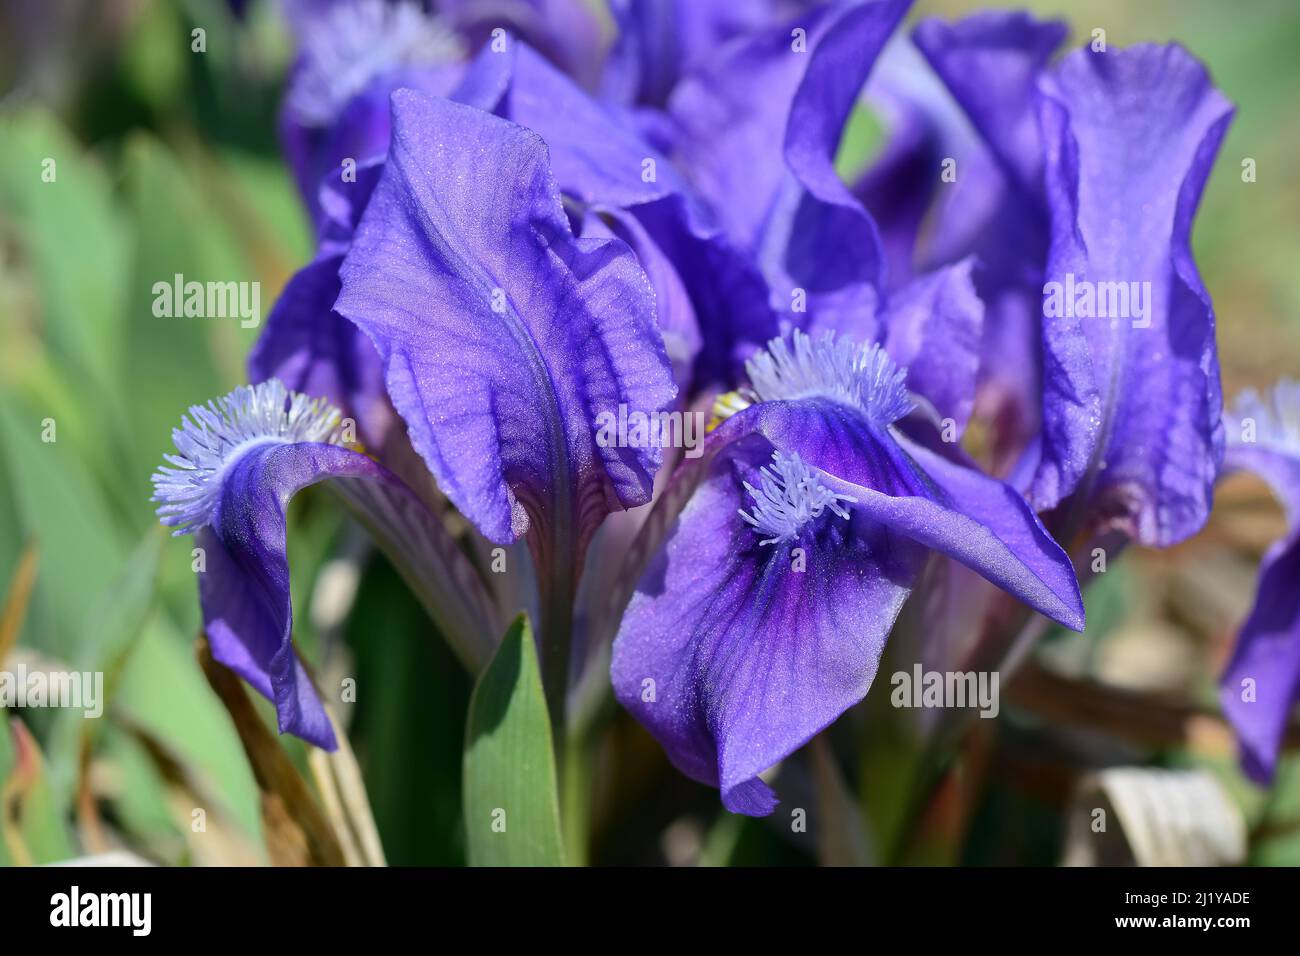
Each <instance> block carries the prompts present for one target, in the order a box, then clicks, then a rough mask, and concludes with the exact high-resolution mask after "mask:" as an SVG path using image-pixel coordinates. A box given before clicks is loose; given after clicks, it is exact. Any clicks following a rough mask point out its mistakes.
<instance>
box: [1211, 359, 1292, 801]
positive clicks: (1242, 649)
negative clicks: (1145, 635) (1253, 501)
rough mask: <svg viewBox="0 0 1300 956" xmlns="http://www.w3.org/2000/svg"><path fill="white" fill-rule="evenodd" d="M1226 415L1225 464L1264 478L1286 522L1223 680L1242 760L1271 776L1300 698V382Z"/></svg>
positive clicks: (1240, 402) (1257, 774)
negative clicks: (1284, 529) (1285, 530)
mask: <svg viewBox="0 0 1300 956" xmlns="http://www.w3.org/2000/svg"><path fill="white" fill-rule="evenodd" d="M1224 418H1225V421H1224V424H1225V426H1226V431H1227V440H1228V448H1227V454H1226V457H1225V467H1226V469H1227V470H1228V471H1229V472H1232V471H1243V470H1244V471H1251V472H1254V473H1255V474H1257V475H1259V476H1260V477H1261V478H1263V479H1264V480H1265V481H1266V482H1267V483H1268V484H1269V486H1270V487H1271V488H1272V490H1273V493H1274V494H1275V495H1276V496H1277V499H1278V501H1279V502H1280V503H1281V504H1282V507H1283V510H1284V511H1285V513H1286V520H1287V528H1288V531H1287V533H1286V535H1285V536H1283V537H1282V538H1281V539H1280V540H1278V541H1277V542H1275V543H1274V544H1273V546H1272V547H1271V548H1269V550H1268V553H1267V554H1265V556H1264V560H1263V563H1262V564H1261V565H1260V569H1259V586H1258V589H1257V590H1256V592H1255V603H1254V606H1253V607H1252V608H1251V611H1250V615H1249V616H1248V617H1247V618H1246V623H1245V624H1243V625H1242V628H1241V633H1240V635H1239V636H1238V638H1237V646H1236V650H1235V651H1234V653H1233V655H1232V660H1231V661H1229V663H1228V667H1227V669H1226V670H1225V671H1224V674H1223V680H1222V687H1223V689H1222V702H1223V709H1224V712H1225V713H1226V714H1227V715H1228V718H1229V719H1230V720H1231V721H1232V723H1233V726H1234V727H1236V729H1237V736H1238V740H1239V741H1240V744H1241V756H1242V764H1243V766H1244V768H1245V770H1246V772H1247V773H1248V774H1249V775H1250V776H1251V778H1252V779H1254V780H1256V781H1258V782H1260V783H1269V782H1270V781H1271V780H1272V779H1273V774H1274V771H1275V770H1276V767H1277V757H1278V751H1279V749H1280V747H1281V743H1282V735H1283V732H1284V731H1285V729H1286V724H1287V719H1288V717H1289V716H1290V714H1291V711H1292V710H1293V709H1294V707H1295V704H1296V700H1297V698H1300V587H1297V581H1300V382H1295V381H1291V380H1283V381H1280V382H1278V383H1277V384H1276V385H1275V386H1274V388H1273V390H1272V392H1271V393H1269V394H1267V395H1264V396H1261V395H1260V394H1259V393H1258V392H1256V391H1254V390H1253V389H1250V390H1247V391H1245V392H1243V393H1242V394H1241V395H1240V396H1238V399H1237V401H1236V403H1235V405H1234V407H1233V408H1232V409H1231V410H1230V412H1229V413H1228V414H1227V415H1225V416H1224Z"/></svg>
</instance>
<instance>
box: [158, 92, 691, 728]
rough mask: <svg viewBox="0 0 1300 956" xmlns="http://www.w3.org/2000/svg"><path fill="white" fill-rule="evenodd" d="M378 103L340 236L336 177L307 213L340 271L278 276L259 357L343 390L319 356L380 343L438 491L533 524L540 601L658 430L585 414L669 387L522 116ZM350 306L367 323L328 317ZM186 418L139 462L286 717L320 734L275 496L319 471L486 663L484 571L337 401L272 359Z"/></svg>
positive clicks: (634, 499)
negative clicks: (377, 127)
mask: <svg viewBox="0 0 1300 956" xmlns="http://www.w3.org/2000/svg"><path fill="white" fill-rule="evenodd" d="M393 111H394V134H393V145H392V149H391V153H390V156H389V158H388V161H387V162H386V163H384V164H383V167H382V173H380V172H379V168H378V167H375V168H374V169H373V170H366V171H364V172H365V175H364V176H362V177H360V178H359V179H358V182H357V183H356V184H352V186H353V188H356V189H358V190H359V191H360V192H366V191H370V192H371V195H370V196H369V198H368V199H367V200H366V201H365V202H364V206H365V209H366V212H365V214H364V215H363V216H362V217H361V220H360V224H359V225H358V226H357V228H356V231H355V235H353V236H348V235H347V233H349V232H350V231H351V224H350V222H349V221H348V217H349V216H350V215H351V210H353V209H355V208H357V207H356V206H354V205H349V204H347V203H343V202H342V201H341V200H339V202H338V203H337V208H336V211H337V212H338V213H339V214H340V215H341V216H342V220H341V221H340V223H339V230H340V231H339V233H338V234H337V235H336V234H335V233H333V232H331V231H330V230H328V229H327V230H325V232H324V234H323V235H324V237H325V238H324V239H323V241H322V244H321V253H320V258H319V259H318V262H319V263H320V264H321V267H322V268H321V273H322V275H321V285H322V286H325V287H329V286H330V283H331V282H338V281H339V278H338V277H339V269H340V266H339V265H338V263H337V262H336V261H335V259H336V257H337V256H338V255H339V252H340V250H341V249H343V248H346V249H347V250H348V253H347V256H346V258H345V259H344V261H343V264H342V267H341V270H342V280H341V287H342V292H341V296H340V297H339V300H338V303H337V311H336V312H331V311H330V310H329V302H330V299H329V294H328V293H325V294H323V295H322V294H320V293H319V292H317V291H316V290H311V292H312V294H311V295H310V296H308V297H307V298H306V301H307V302H308V303H309V304H310V305H313V306H318V307H319V308H317V309H316V310H315V311H312V310H311V309H308V310H299V309H298V305H299V303H297V302H296V300H295V290H294V287H293V285H292V284H291V287H290V289H289V290H288V291H287V292H286V299H284V300H282V302H281V303H280V304H279V305H278V306H277V310H280V309H283V310H285V311H284V317H285V322H283V323H278V324H277V323H271V322H269V323H268V326H269V328H268V331H267V336H268V338H267V339H264V342H263V344H262V345H260V346H259V350H258V352H257V354H256V356H255V361H254V363H253V364H254V365H255V366H260V367H264V368H265V369H268V370H276V369H278V370H281V371H286V373H287V371H292V370H297V371H299V372H301V371H302V370H303V369H309V370H311V372H312V374H311V375H308V376H307V378H306V381H307V382H309V383H315V384H316V385H318V386H319V387H321V388H322V390H323V391H324V392H326V393H327V394H328V393H331V392H337V393H338V394H339V395H341V396H342V397H343V399H344V400H345V401H346V400H350V398H351V396H352V394H353V393H352V391H351V390H350V389H349V388H348V387H346V384H347V383H346V382H345V381H344V379H342V378H340V377H337V376H336V375H335V373H336V372H337V373H339V374H340V375H341V374H342V373H343V372H345V371H348V370H351V371H353V372H355V371H357V367H356V366H355V365H353V364H351V363H354V362H356V361H357V359H358V356H369V355H370V352H369V351H368V350H373V353H374V358H375V360H376V361H377V362H378V364H379V368H380V370H381V372H382V381H383V385H384V391H385V393H386V395H387V399H388V400H389V401H390V402H391V406H392V408H393V409H395V411H396V413H397V414H398V415H400V416H401V418H402V419H403V420H404V424H405V426H406V431H407V433H408V434H409V439H410V443H411V445H413V446H414V448H415V450H416V451H417V452H418V453H419V455H420V456H421V458H422V459H423V461H424V463H425V464H426V466H427V468H428V470H429V471H431V472H432V473H433V477H434V478H435V479H436V480H437V482H438V486H439V487H440V489H441V490H442V491H443V493H444V494H445V495H446V496H447V497H448V498H449V499H450V500H451V501H452V502H453V503H454V504H455V505H456V506H457V508H459V509H460V511H461V512H462V513H463V514H464V515H465V516H466V517H467V518H469V519H470V521H471V522H473V523H474V525H475V526H476V527H477V528H478V529H479V530H480V531H481V532H482V533H483V534H484V535H485V536H486V537H487V538H488V539H490V540H491V541H493V542H497V543H508V542H510V541H512V540H514V538H516V537H518V536H522V535H524V534H525V533H526V532H527V533H528V541H529V544H530V546H531V547H532V549H533V553H534V555H535V557H536V560H537V565H538V568H539V578H540V579H541V580H544V581H547V582H549V584H550V588H549V589H548V591H547V593H546V594H545V595H544V599H543V612H542V613H543V616H544V618H545V619H546V620H547V621H549V620H550V618H549V617H548V616H547V615H548V612H553V613H554V614H556V615H561V616H562V614H563V609H564V606H565V605H566V604H567V602H569V601H571V600H572V592H573V589H574V588H575V586H576V571H575V569H576V568H578V567H580V566H581V559H582V555H583V552H584V550H585V548H586V545H587V542H588V541H589V539H590V536H591V534H592V533H593V532H594V531H595V528H596V526H597V525H598V524H599V523H600V521H601V519H602V518H603V517H604V516H605V514H607V513H608V512H609V511H610V510H611V509H614V508H621V507H628V506H631V505H634V504H639V503H642V502H644V501H647V500H648V499H649V496H650V489H651V482H652V480H653V476H654V472H655V470H656V469H657V467H658V464H659V457H660V450H659V449H658V448H656V447H650V448H637V449H631V448H622V447H609V448H606V447H601V446H598V445H597V442H596V438H595V433H594V431H593V429H592V427H591V422H593V421H595V420H596V419H597V417H598V416H599V414H600V413H601V412H605V411H610V412H617V410H618V409H619V407H620V406H623V407H625V408H627V409H631V410H633V411H638V412H641V413H643V414H649V413H653V412H655V411H658V410H659V409H661V408H663V407H665V406H667V405H668V404H669V403H671V401H672V399H673V397H674V394H675V388H674V385H673V383H672V379H671V373H670V370H669V366H668V363H667V359H666V357H665V355H664V351H663V345H662V341H661V339H660V337H659V334H658V332H657V329H656V327H655V320H654V298H653V293H652V292H651V290H650V286H649V283H648V281H647V279H646V277H645V275H644V273H643V272H642V271H641V269H640V268H639V267H638V266H637V264H636V261H635V259H634V257H633V256H632V253H631V251H630V250H629V249H628V248H627V247H626V246H625V245H624V244H623V243H621V242H619V241H618V240H598V239H576V238H574V236H573V235H572V233H571V232H570V227H569V223H568V220H567V219H566V217H565V214H564V211H563V208H562V206H561V203H560V197H559V193H558V191H557V189H556V187H555V183H554V179H553V177H552V175H551V172H550V167H549V165H548V163H547V156H546V149H545V147H544V145H543V143H542V141H541V140H540V139H539V138H538V137H537V136H536V135H535V134H533V133H530V132H529V131H527V130H525V129H523V128H522V127H519V126H516V125H514V124H512V123H509V122H507V121H505V120H501V119H498V118H496V117H494V116H492V115H491V114H489V113H485V112H483V111H481V110H477V109H473V108H471V107H467V106H461V105H458V104H456V103H453V102H451V101H448V100H436V99H432V98H428V97H425V96H423V95H421V94H418V93H415V92H413V91H403V92H399V93H398V94H396V95H395V96H394V104H393ZM372 176H373V177H374V178H373V179H372ZM327 195H328V194H327ZM338 199H339V197H334V198H333V199H329V198H327V201H326V202H325V204H324V208H326V209H327V210H329V209H334V208H335V207H336V203H335V200H338ZM335 239H337V240H338V242H337V244H336V243H335V241H334V240H335ZM308 268H309V270H310V269H311V268H312V267H308ZM310 278H312V274H311V273H310V272H307V273H306V278H304V274H303V273H300V275H299V276H298V277H297V278H296V279H295V280H294V281H295V282H306V281H307V280H308V279H310ZM345 316H346V317H347V318H344V317H345ZM298 319H300V320H301V321H296V320H298ZM349 320H351V322H354V323H355V328H357V329H360V330H362V331H363V332H364V333H365V338H364V339H360V340H358V339H357V338H355V337H342V336H340V337H338V338H335V337H334V336H335V333H339V332H341V331H342V330H346V329H350V328H353V327H352V326H350V325H347V324H344V323H348V322H349ZM313 321H314V322H315V325H314V326H313V324H312V322H313ZM273 329H274V333H273V331H272V330H273ZM339 342H342V343H344V344H345V345H346V347H347V348H346V349H344V348H342V347H339V348H336V345H337V344H338V343H339ZM349 349H350V350H351V351H348V350H349ZM322 350H323V351H324V353H325V354H324V357H323V358H322ZM345 353H346V354H345ZM363 393H364V390H363ZM365 394H368V393H365ZM191 418H192V420H191V421H189V422H186V423H185V424H184V425H183V427H182V428H181V429H179V430H178V431H177V432H176V433H175V438H176V444H177V449H178V452H179V455H177V456H172V457H169V459H168V460H169V461H170V462H171V467H170V468H164V469H163V470H161V471H160V472H159V474H158V476H156V478H155V485H156V498H157V500H159V501H160V502H161V503H162V506H161V508H160V514H161V515H162V517H163V519H164V522H165V523H168V524H173V525H176V526H177V528H178V533H193V534H195V535H196V543H197V545H198V546H199V547H200V548H202V549H203V550H204V552H205V559H206V564H207V568H206V570H205V571H204V573H203V574H202V575H201V576H200V599H201V602H202V604H203V610H204V620H205V623H206V627H207V630H208V632H209V636H210V638H211V640H212V643H213V651H214V656H216V657H217V659H218V660H221V661H222V662H223V663H226V664H227V665H229V666H230V667H232V668H233V669H234V670H236V671H237V672H238V673H240V674H241V675H243V676H244V677H245V678H246V679H248V680H249V682H250V683H252V684H253V686H254V687H256V688H257V689H259V690H260V691H262V692H263V693H265V694H266V695H267V696H268V697H271V699H272V700H274V701H275V703H276V707H277V711H278V713H279V718H280V725H281V728H282V729H283V730H286V731H289V732H292V733H295V734H298V735H299V736H302V737H304V738H306V739H308V740H311V741H313V742H315V743H318V744H320V745H322V746H332V744H333V735H332V732H331V731H330V728H329V725H328V722H327V721H326V718H325V716H324V711H323V710H322V709H321V707H320V704H319V701H318V700H317V698H316V696H315V693H314V692H313V691H312V690H311V687H310V684H309V683H308V682H307V681H306V680H305V678H304V675H303V673H302V671H301V667H300V665H299V664H298V663H297V661H296V659H295V657H294V651H293V647H292V643H291V629H292V620H291V613H290V606H291V605H290V601H289V592H288V584H289V578H288V566H287V562H286V559H285V552H284V535H285V520H284V509H285V507H286V505H287V503H288V500H289V498H290V497H291V496H292V495H293V494H294V493H295V492H296V491H297V490H299V489H300V488H302V487H305V486H307V485H309V484H312V483H315V482H317V481H322V480H326V479H333V481H332V482H331V485H332V486H335V487H336V488H337V489H338V490H340V491H341V492H342V493H343V494H344V497H345V500H347V501H348V502H349V504H351V505H352V506H353V507H354V510H356V511H357V512H358V514H359V516H360V517H361V519H362V522H363V523H364V524H365V525H366V526H367V527H368V528H370V529H371V530H372V531H373V532H375V536H376V538H377V540H378V541H379V543H380V544H381V545H383V546H385V549H386V550H387V551H388V552H389V553H390V555H392V556H394V558H395V561H396V563H397V565H398V567H399V568H400V569H403V570H404V571H405V572H406V573H407V577H408V580H411V581H412V582H413V583H414V584H415V586H416V589H417V593H419V594H420V595H421V596H422V597H424V598H425V599H426V602H425V603H426V604H427V605H428V606H429V608H430V611H431V613H432V614H433V616H434V618H435V621H437V622H438V623H439V626H440V628H441V629H442V630H444V632H445V633H447V634H448V636H449V637H450V638H451V639H452V640H453V644H454V646H455V645H456V642H457V641H459V647H458V650H460V651H461V656H462V657H463V658H464V659H466V661H467V663H469V664H470V666H471V667H473V668H475V669H476V668H477V667H478V666H481V665H482V663H483V662H484V660H485V659H486V654H485V653H484V651H483V649H484V647H485V646H486V647H487V648H490V647H491V645H492V642H493V641H494V640H495V636H496V635H497V634H499V633H500V627H499V623H500V622H498V621H497V620H496V619H495V617H494V614H493V612H492V611H491V610H490V608H491V604H490V602H489V601H488V599H487V596H486V594H485V589H484V587H483V583H482V581H481V580H479V579H478V578H477V577H476V574H475V572H474V571H473V569H472V568H470V567H469V566H468V564H467V562H466V560H465V558H464V557H463V555H461V554H460V552H459V550H458V549H457V548H456V547H455V545H454V543H452V542H451V539H450V538H449V537H448V536H447V533H446V532H445V530H444V529H443V528H442V525H441V522H440V520H439V519H438V518H437V517H435V516H434V515H433V513H432V512H431V511H430V510H429V508H428V507H427V506H426V505H425V504H424V502H423V501H422V500H421V498H420V496H418V495H416V494H415V493H414V492H412V491H411V490H410V487H409V486H408V485H407V484H406V483H404V482H403V481H402V480H401V479H399V478H398V477H396V475H394V473H393V471H391V470H389V469H388V468H385V467H384V466H383V465H380V464H379V463H377V462H376V461H374V460H372V459H371V458H369V457H367V456H366V455H363V454H360V453H358V452H357V451H354V450H351V449H348V448H345V447H342V446H341V442H342V441H343V439H342V438H340V437H339V435H338V434H336V431H337V426H338V424H339V422H340V419H341V412H340V411H339V410H337V409H334V408H333V407H332V406H328V405H326V404H325V402H324V401H323V400H322V399H316V400H314V401H311V400H309V399H308V398H307V397H306V396H302V395H299V394H297V393H291V392H289V391H288V390H287V389H286V388H285V386H284V384H283V383H282V382H281V381H280V380H279V379H278V378H270V379H268V380H267V381H265V382H264V383H263V384H261V385H258V386H256V387H255V388H253V389H247V388H245V389H240V390H237V391H236V392H235V393H234V394H232V395H231V396H230V397H228V398H226V399H223V400H222V401H220V402H218V403H214V404H213V405H212V406H210V407H208V408H197V409H192V410H191ZM357 424H358V425H361V424H363V422H362V420H360V419H359V420H358V421H357ZM357 479H364V480H361V481H358V480H357ZM558 627H562V624H557V625H556V628H558ZM554 629H555V628H553V629H552V631H554ZM543 633H544V634H546V633H547V631H546V630H545V629H544V630H543ZM556 639H557V640H559V639H560V638H559V637H557V638H556ZM565 639H567V637H566V638H565Z"/></svg>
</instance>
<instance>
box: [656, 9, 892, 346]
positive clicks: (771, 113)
mask: <svg viewBox="0 0 1300 956" xmlns="http://www.w3.org/2000/svg"><path fill="white" fill-rule="evenodd" d="M907 7H908V3H907V2H903V0H878V2H871V3H848V4H843V5H834V4H831V5H826V6H823V7H819V8H817V9H816V10H814V11H812V12H810V13H809V14H807V15H803V16H800V17H797V18H795V19H793V20H791V21H790V22H789V23H787V24H785V25H784V26H782V27H779V28H772V29H766V30H763V31H760V32H758V33H756V34H754V35H752V36H748V37H744V38H741V39H739V40H737V41H736V42H734V43H732V44H729V45H728V46H727V47H725V48H724V49H723V50H722V51H720V54H719V55H718V56H717V58H716V59H714V60H712V61H711V62H710V63H709V65H708V66H707V67H705V68H702V69H701V71H700V72H699V73H697V74H695V75H694V76H692V77H690V78H689V79H688V80H686V81H684V82H683V83H682V84H681V85H680V86H679V87H678V88H677V90H676V91H675V92H674V94H673V97H672V100H671V102H670V110H671V113H672V115H673V117H674V119H675V120H676V122H677V126H678V128H679V131H680V132H679V136H678V142H677V155H676V158H678V159H679V160H680V162H681V163H682V164H683V166H684V167H685V168H686V169H687V170H688V171H689V173H690V175H691V176H692V178H693V180H694V181H695V183H696V185H697V187H698V188H699V189H700V190H701V192H702V193H703V194H704V196H705V198H706V199H707V200H709V202H710V203H711V204H712V205H713V207H714V208H715V209H717V210H718V213H719V215H720V217H721V219H722V221H723V224H724V226H725V227H726V229H727V231H728V232H729V233H730V234H731V235H732V237H733V238H734V239H735V240H736V241H737V242H738V243H740V244H741V246H742V247H743V248H747V249H750V250H752V251H753V252H754V254H755V255H757V256H758V257H759V261H760V263H761V265H762V268H763V271H764V274H765V275H766V276H767V279H768V282H769V284H770V285H771V287H772V293H773V300H774V301H775V302H780V303H782V308H788V309H790V310H791V311H792V312H793V313H796V314H795V315H794V316H793V318H794V319H796V320H797V319H798V318H799V316H798V315H797V313H799V312H802V311H807V312H808V313H809V314H814V313H816V312H819V311H822V312H827V313H833V314H834V315H835V316H836V317H837V320H836V327H840V328H844V327H846V323H847V322H848V321H850V320H856V321H858V322H861V323H863V325H862V326H861V327H858V328H856V329H855V332H856V333H857V334H859V335H864V336H867V335H871V334H873V332H874V329H872V328H871V327H870V326H869V325H867V323H870V322H871V321H872V319H873V315H874V312H875V310H876V307H877V305H878V303H879V297H880V295H879V292H880V289H881V286H882V284H883V279H884V254H883V252H882V251H881V248H880V238H879V235H878V233H877V229H876V225H875V223H874V221H873V220H872V219H871V217H870V215H868V214H867V212H866V210H865V209H864V208H863V207H862V204H861V203H860V202H859V201H858V200H857V199H856V198H855V197H854V196H853V195H852V193H851V192H850V191H849V189H848V187H847V186H845V184H844V183H843V182H842V181H841V180H840V179H839V177H838V175H836V173H835V170H834V167H833V164H832V161H833V158H834V154H835V150H836V147H837V146H838V143H839V138H840V134H841V132H842V130H843V127H844V123H845V121H846V120H847V119H848V115H849V112H850V110H851V109H852V107H853V103H854V101H855V100H856V98H857V96H858V93H859V91H860V90H861V88H862V86H863V84H864V83H865V82H866V79H867V75H868V73H869V72H870V69H871V66H872V64H873V62H874V61H875V58H876V55H877V54H878V53H879V52H880V50H881V49H882V48H883V46H884V44H885V41H886V40H887V39H888V37H889V35H890V33H891V32H892V31H893V30H894V28H895V27H896V26H897V24H898V22H899V21H900V20H901V19H902V17H903V14H904V13H905V12H906V10H907ZM755 88H762V89H763V91H764V95H763V96H761V97H755V96H754V95H753V91H754V89H755ZM801 293H802V295H801ZM830 321H831V320H827V324H828V326H829V324H830ZM796 324H802V323H796Z"/></svg>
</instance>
